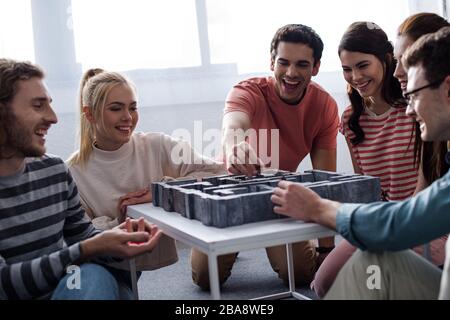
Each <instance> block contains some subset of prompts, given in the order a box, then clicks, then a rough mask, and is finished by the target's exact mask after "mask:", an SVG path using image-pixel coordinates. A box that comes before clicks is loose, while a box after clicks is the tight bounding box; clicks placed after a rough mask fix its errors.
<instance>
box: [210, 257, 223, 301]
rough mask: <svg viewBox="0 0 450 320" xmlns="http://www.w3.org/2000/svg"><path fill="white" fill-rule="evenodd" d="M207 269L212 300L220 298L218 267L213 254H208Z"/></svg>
mask: <svg viewBox="0 0 450 320" xmlns="http://www.w3.org/2000/svg"><path fill="white" fill-rule="evenodd" d="M208 270H209V287H210V289H211V296H212V298H213V300H220V287H219V269H218V266H217V256H216V255H214V254H209V255H208Z"/></svg>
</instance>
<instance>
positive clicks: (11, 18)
mask: <svg viewBox="0 0 450 320" xmlns="http://www.w3.org/2000/svg"><path fill="white" fill-rule="evenodd" d="M0 57H2V58H11V59H15V60H27V61H31V62H34V61H35V58H34V44H33V28H32V19H31V3H30V0H2V1H0Z"/></svg>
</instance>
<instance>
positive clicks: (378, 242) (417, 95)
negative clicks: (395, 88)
mask: <svg viewBox="0 0 450 320" xmlns="http://www.w3.org/2000/svg"><path fill="white" fill-rule="evenodd" d="M449 57H450V27H445V28H443V29H441V30H439V31H438V32H436V33H434V34H429V35H425V36H423V37H422V38H420V39H419V40H418V41H417V42H415V43H414V44H413V45H412V46H411V47H410V48H409V49H408V51H407V52H406V53H405V55H404V56H403V63H404V64H405V66H406V67H407V69H408V92H407V93H406V94H405V96H406V97H407V98H408V100H409V107H408V110H407V114H408V115H409V116H411V117H413V118H414V119H416V120H417V122H418V123H419V125H420V131H421V137H422V139H423V140H424V141H448V140H450V59H449ZM446 161H447V163H450V152H448V153H447V155H446ZM272 201H273V202H274V203H275V205H276V207H275V209H274V211H275V212H277V213H280V214H285V215H288V216H291V217H295V218H298V219H302V220H305V221H313V222H317V223H320V224H322V225H325V226H327V227H329V228H332V229H335V230H337V231H338V232H339V233H340V234H341V235H342V236H343V237H344V238H346V239H347V240H348V241H350V242H351V243H352V244H353V245H355V246H357V247H358V248H360V249H361V250H358V251H357V252H356V253H355V254H354V255H353V256H352V258H351V259H350V260H349V261H348V262H347V264H346V265H345V266H344V268H343V269H342V270H341V272H340V273H339V275H338V277H337V278H336V280H335V282H334V284H333V286H332V287H331V289H330V290H329V292H328V294H327V296H326V297H325V298H326V299H436V298H438V297H439V298H440V299H450V245H448V244H447V250H446V251H447V254H446V262H445V265H444V271H443V272H442V271H441V270H440V269H439V268H437V267H435V266H434V265H432V264H431V263H429V262H428V261H426V260H425V259H424V258H422V257H420V256H419V255H417V254H415V253H413V252H412V251H411V250H406V249H408V248H411V247H414V246H417V245H421V244H424V243H427V242H429V241H431V240H433V239H436V238H438V237H440V236H443V235H445V234H448V233H449V232H450V172H447V174H446V175H445V176H443V177H442V178H441V179H439V180H437V181H436V182H434V183H433V184H432V185H431V186H430V187H428V188H427V189H425V190H423V191H422V192H420V193H419V194H418V195H417V196H415V197H414V198H411V199H409V200H407V201H402V202H387V203H372V204H364V205H360V204H341V203H338V202H335V201H330V200H326V199H322V198H320V197H319V196H318V195H317V194H315V193H314V192H312V191H311V190H309V189H307V188H304V187H303V186H301V185H300V184H295V183H290V182H287V181H282V182H280V183H279V187H278V188H276V189H275V191H274V194H273V196H272ZM401 250H403V251H401ZM368 251H370V252H368Z"/></svg>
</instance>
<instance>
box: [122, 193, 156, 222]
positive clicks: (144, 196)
mask: <svg viewBox="0 0 450 320" xmlns="http://www.w3.org/2000/svg"><path fill="white" fill-rule="evenodd" d="M147 202H152V193H151V191H150V190H149V189H148V188H144V189H142V190H137V191H134V192H130V193H127V194H126V195H123V196H121V197H120V198H119V203H118V206H117V207H118V210H119V218H118V219H119V223H123V222H124V221H125V219H126V217H127V206H131V205H133V204H140V203H147Z"/></svg>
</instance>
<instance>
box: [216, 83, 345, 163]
mask: <svg viewBox="0 0 450 320" xmlns="http://www.w3.org/2000/svg"><path fill="white" fill-rule="evenodd" d="M234 111H240V112H244V113H246V114H247V115H248V116H249V118H250V122H251V128H252V129H255V130H256V135H257V138H258V139H257V141H259V142H256V141H253V140H251V139H250V144H251V145H252V147H253V148H254V149H255V150H258V151H257V152H258V156H259V157H262V159H263V161H264V156H266V155H267V158H269V159H270V158H271V159H275V158H274V156H276V155H275V154H273V155H272V153H275V152H276V150H277V149H278V160H279V161H278V162H279V165H278V166H277V169H281V170H288V171H296V170H297V167H298V165H299V164H300V162H301V161H302V160H303V158H305V156H306V155H307V154H308V153H310V151H311V149H312V147H313V146H315V147H316V148H319V149H328V150H334V149H336V136H337V132H338V127H339V115H338V108H337V104H336V101H335V100H334V99H333V98H332V97H331V96H330V95H329V94H328V93H327V92H326V91H325V90H324V89H323V88H322V87H320V86H319V85H318V84H317V83H314V82H312V81H311V82H310V84H309V85H308V87H307V88H306V93H305V95H304V97H303V99H302V100H301V101H300V103H299V104H297V105H290V104H287V103H285V102H284V101H283V100H281V98H280V97H279V96H278V94H277V92H276V91H275V79H274V78H273V77H263V78H251V79H248V80H245V81H242V82H240V83H238V84H237V85H236V86H234V87H233V89H231V91H230V92H229V93H228V96H227V98H226V101H225V110H224V114H226V113H228V112H234ZM260 129H267V131H266V132H267V133H268V134H266V132H265V131H264V130H260ZM273 129H278V130H279V131H278V135H279V139H278V141H279V144H278V148H276V146H273V148H271V147H272V143H271V138H270V134H271V130H273ZM262 135H266V140H265V141H267V142H266V143H265V145H266V147H265V148H266V150H264V152H261V151H262V150H263V149H262V148H261V141H260V140H261V136H262ZM274 136H276V134H275V135H274ZM270 150H272V151H270ZM262 153H263V154H262ZM271 165H272V167H274V163H273V161H272V163H271Z"/></svg>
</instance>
